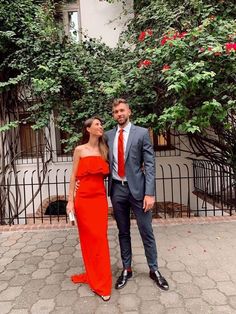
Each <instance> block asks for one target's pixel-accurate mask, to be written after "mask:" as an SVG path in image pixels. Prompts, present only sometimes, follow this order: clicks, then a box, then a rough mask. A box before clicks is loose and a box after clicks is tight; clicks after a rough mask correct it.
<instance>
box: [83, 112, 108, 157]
mask: <svg viewBox="0 0 236 314" xmlns="http://www.w3.org/2000/svg"><path fill="white" fill-rule="evenodd" d="M94 120H99V121H100V122H101V123H102V122H103V121H102V119H101V118H100V117H98V116H93V117H91V118H89V119H87V120H86V121H85V122H84V125H83V129H82V139H81V144H86V143H88V141H89V136H90V134H89V132H88V130H87V128H90V127H91V125H92V123H93V121H94ZM98 147H99V151H100V153H101V155H102V157H103V158H104V159H105V160H107V159H108V147H107V144H106V141H105V139H104V136H101V137H100V138H99V142H98Z"/></svg>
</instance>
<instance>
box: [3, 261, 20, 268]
mask: <svg viewBox="0 0 236 314" xmlns="http://www.w3.org/2000/svg"><path fill="white" fill-rule="evenodd" d="M23 265H24V262H23V261H13V262H12V263H10V264H8V265H7V266H6V269H9V270H18V269H19V268H21V267H22V266H23Z"/></svg>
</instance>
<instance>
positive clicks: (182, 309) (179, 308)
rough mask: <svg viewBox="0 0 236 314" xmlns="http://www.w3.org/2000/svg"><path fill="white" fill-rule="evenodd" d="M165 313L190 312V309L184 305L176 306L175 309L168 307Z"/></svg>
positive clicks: (185, 313) (179, 313)
mask: <svg viewBox="0 0 236 314" xmlns="http://www.w3.org/2000/svg"><path fill="white" fill-rule="evenodd" d="M165 314H189V311H187V310H186V309H185V308H183V307H175V308H174V309H167V310H166V312H165Z"/></svg>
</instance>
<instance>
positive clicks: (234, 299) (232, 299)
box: [229, 296, 236, 312]
mask: <svg viewBox="0 0 236 314" xmlns="http://www.w3.org/2000/svg"><path fill="white" fill-rule="evenodd" d="M229 304H230V305H231V306H232V307H233V308H234V309H235V310H236V296H232V297H229ZM235 312H236V311H235Z"/></svg>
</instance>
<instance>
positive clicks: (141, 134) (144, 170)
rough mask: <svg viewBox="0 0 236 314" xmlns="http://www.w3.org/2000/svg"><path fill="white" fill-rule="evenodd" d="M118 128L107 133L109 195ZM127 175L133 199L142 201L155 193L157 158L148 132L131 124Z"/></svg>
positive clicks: (109, 192) (127, 151)
mask: <svg viewBox="0 0 236 314" xmlns="http://www.w3.org/2000/svg"><path fill="white" fill-rule="evenodd" d="M116 131H117V127H115V128H114V129H112V130H109V131H107V132H106V134H105V136H106V139H107V144H108V146H109V164H110V171H111V173H110V175H109V179H108V195H111V192H112V164H113V143H114V139H115V135H116ZM125 174H126V178H127V181H128V186H129V189H130V192H131V193H132V195H133V197H134V198H135V199H137V200H142V199H143V198H144V195H154V193H155V158H154V152H153V147H152V144H151V140H150V137H149V133H148V130H147V129H145V128H142V127H139V126H135V125H133V124H131V128H130V133H129V137H128V141H127V146H126V151H125Z"/></svg>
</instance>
